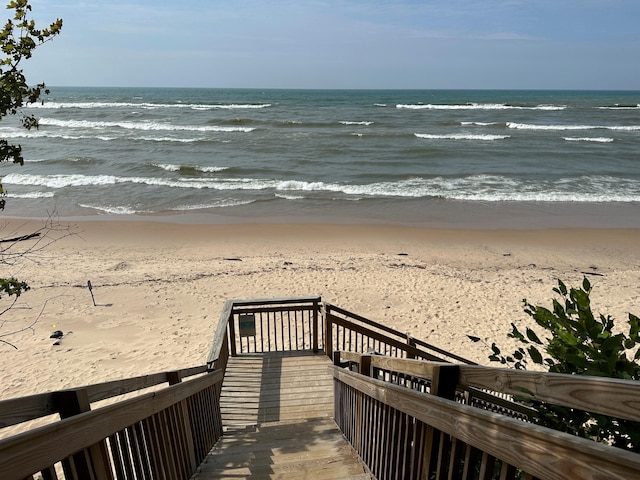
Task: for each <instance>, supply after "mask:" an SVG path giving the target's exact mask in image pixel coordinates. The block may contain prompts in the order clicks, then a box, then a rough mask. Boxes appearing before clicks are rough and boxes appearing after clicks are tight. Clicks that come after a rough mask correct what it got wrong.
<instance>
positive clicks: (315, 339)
mask: <svg viewBox="0 0 640 480" xmlns="http://www.w3.org/2000/svg"><path fill="white" fill-rule="evenodd" d="M313 353H318V301H317V300H314V301H313Z"/></svg>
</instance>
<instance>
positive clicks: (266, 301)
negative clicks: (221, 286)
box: [228, 296, 322, 308]
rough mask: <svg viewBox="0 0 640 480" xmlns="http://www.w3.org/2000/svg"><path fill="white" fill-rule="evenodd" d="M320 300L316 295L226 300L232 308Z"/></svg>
mask: <svg viewBox="0 0 640 480" xmlns="http://www.w3.org/2000/svg"><path fill="white" fill-rule="evenodd" d="M321 301H322V298H321V297H318V296H313V297H311V296H308V297H280V298H278V297H276V298H257V299H242V300H239V299H236V300H228V302H230V303H232V304H233V305H234V308H238V307H245V306H252V307H253V306H255V307H261V306H263V305H289V304H293V303H313V302H321Z"/></svg>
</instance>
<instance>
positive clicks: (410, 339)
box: [407, 332, 416, 358]
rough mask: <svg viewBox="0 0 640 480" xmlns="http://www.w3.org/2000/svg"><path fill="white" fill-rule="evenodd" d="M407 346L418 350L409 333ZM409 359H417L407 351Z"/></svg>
mask: <svg viewBox="0 0 640 480" xmlns="http://www.w3.org/2000/svg"><path fill="white" fill-rule="evenodd" d="M407 345H409V346H410V347H413V348H416V342H415V341H414V340H413V338H411V335H409V332H407ZM407 358H416V356H415V355H414V354H413V353H410V352H409V350H407Z"/></svg>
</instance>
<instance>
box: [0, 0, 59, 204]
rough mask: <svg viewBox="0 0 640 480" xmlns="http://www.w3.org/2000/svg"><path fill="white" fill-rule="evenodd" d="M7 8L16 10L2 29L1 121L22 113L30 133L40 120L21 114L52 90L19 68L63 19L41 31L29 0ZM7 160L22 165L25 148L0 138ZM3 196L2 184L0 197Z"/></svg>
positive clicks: (1, 158) (1, 200)
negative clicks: (32, 80)
mask: <svg viewBox="0 0 640 480" xmlns="http://www.w3.org/2000/svg"><path fill="white" fill-rule="evenodd" d="M7 9H8V10H13V17H12V18H9V19H8V20H7V22H6V23H5V25H4V27H3V28H2V30H0V50H1V51H2V57H0V120H1V119H2V118H3V117H6V116H7V115H16V114H18V113H21V115H22V118H21V123H22V126H23V127H24V128H26V129H28V130H30V129H32V128H37V127H38V120H37V119H36V118H35V117H34V116H33V115H26V114H24V113H22V112H21V109H22V107H24V106H25V105H28V104H30V103H35V102H37V101H38V100H39V99H40V97H41V95H42V94H43V93H45V94H48V93H49V91H48V90H46V86H45V84H44V83H40V84H38V85H35V86H29V85H28V84H27V80H26V78H25V76H24V73H23V71H22V69H21V68H20V65H21V62H22V61H23V60H26V59H29V58H31V56H32V55H33V51H34V50H35V49H36V47H38V46H40V45H42V44H43V43H45V42H47V41H49V40H51V39H52V38H53V37H55V36H56V35H58V34H59V33H60V30H61V28H62V20H60V19H57V20H56V21H55V22H53V23H51V25H49V27H47V28H43V29H39V28H37V27H36V23H35V21H34V20H33V19H31V18H30V13H31V5H29V2H28V0H13V1H11V2H9V4H8V5H7ZM8 161H12V162H13V163H18V164H20V165H22V164H23V163H24V158H23V157H22V147H21V146H20V145H13V144H10V143H9V142H8V141H7V140H6V139H0V162H8ZM3 193H4V192H3V190H2V186H1V185H0V195H2V194H3ZM4 205H5V200H4V198H2V197H0V209H3V208H4Z"/></svg>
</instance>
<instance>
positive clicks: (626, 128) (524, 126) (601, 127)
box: [507, 122, 640, 132]
mask: <svg viewBox="0 0 640 480" xmlns="http://www.w3.org/2000/svg"><path fill="white" fill-rule="evenodd" d="M507 127H509V128H514V129H518V130H617V131H628V132H634V131H640V125H536V124H529V123H515V122H507Z"/></svg>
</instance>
